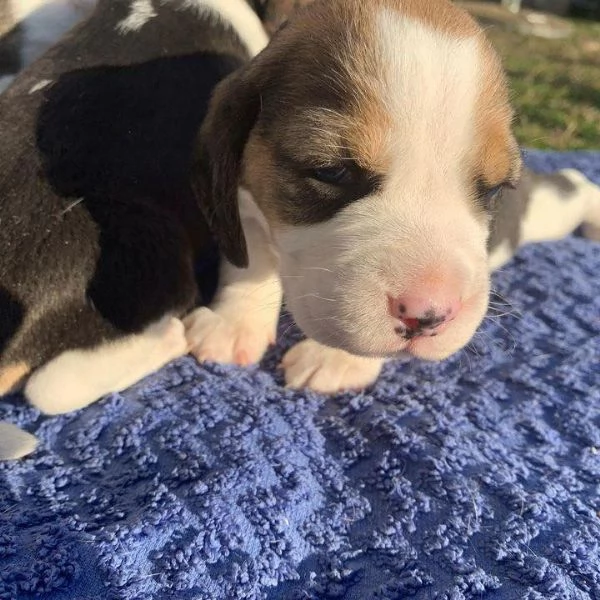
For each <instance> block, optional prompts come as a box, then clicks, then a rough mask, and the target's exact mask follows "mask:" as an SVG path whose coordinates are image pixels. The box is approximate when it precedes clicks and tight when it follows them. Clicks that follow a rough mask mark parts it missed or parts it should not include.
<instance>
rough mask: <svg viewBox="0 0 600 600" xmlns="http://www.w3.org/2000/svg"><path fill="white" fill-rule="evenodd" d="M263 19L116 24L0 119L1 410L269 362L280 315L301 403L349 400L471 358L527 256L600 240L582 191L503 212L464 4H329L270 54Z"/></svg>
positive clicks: (74, 46) (119, 7)
mask: <svg viewBox="0 0 600 600" xmlns="http://www.w3.org/2000/svg"><path fill="white" fill-rule="evenodd" d="M258 4H260V5H261V7H262V8H263V9H264V6H262V5H264V2H260V3H258ZM253 8H254V10H253ZM253 8H251V6H250V4H249V3H247V2H244V1H243V0H228V1H227V2H223V1H219V2H216V1H215V0H163V1H161V2H158V1H152V0H101V1H100V3H99V4H98V7H97V9H96V11H95V12H94V14H93V15H92V17H91V18H90V19H89V20H88V21H86V22H85V23H83V24H81V25H80V26H78V27H77V28H76V29H75V30H74V31H73V32H72V33H70V34H69V35H68V36H67V38H66V39H65V40H63V41H62V42H61V43H60V44H59V45H58V46H56V47H55V48H53V49H52V50H51V51H49V52H48V53H47V54H46V55H44V56H43V57H42V58H41V59H40V60H38V61H37V62H36V63H34V64H33V65H32V66H31V67H30V68H29V69H28V70H27V71H25V72H24V73H23V74H22V75H20V76H19V77H18V79H17V80H16V82H15V83H14V84H13V85H12V86H11V87H10V88H9V89H8V91H7V92H6V93H5V94H4V95H3V96H2V97H0V164H1V165H2V176H0V221H1V223H2V227H1V228H0V247H1V248H2V255H1V256H0V315H1V317H0V353H1V354H0V390H1V391H2V392H6V391H9V390H11V389H15V388H16V387H18V386H19V385H21V384H23V385H24V390H25V395H26V396H27V398H28V399H29V401H30V402H31V403H33V404H34V405H35V406H37V407H39V408H40V409H41V410H43V411H45V412H48V413H58V412H63V411H68V410H73V409H76V408H80V407H82V406H85V405H86V404H88V403H90V402H92V401H94V400H96V399H97V398H99V397H101V396H103V395H105V394H107V393H109V392H112V391H117V390H121V389H123V388H125V387H127V386H129V385H130V384H132V383H134V382H135V381H137V380H138V379H140V378H142V377H144V376H145V375H147V374H149V373H150V372H152V371H154V370H156V369H158V368H159V367H161V366H162V365H164V364H165V363H166V362H168V361H170V360H171V359H173V358H175V357H177V356H180V355H182V354H184V353H186V352H187V351H188V350H189V351H191V352H192V353H193V354H194V355H195V356H197V357H198V358H199V359H201V360H217V361H223V362H236V363H239V364H249V363H252V362H255V361H257V360H259V359H260V357H261V356H262V354H263V353H264V352H265V350H266V348H267V346H268V345H269V343H271V342H272V341H273V340H274V337H275V332H276V325H277V319H278V315H279V310H280V304H281V299H282V293H285V296H286V302H287V307H288V308H289V309H290V310H291V312H292V314H293V316H294V318H295V319H296V321H297V322H298V324H299V325H300V327H301V328H302V329H303V330H304V332H305V333H306V334H307V335H308V336H309V339H307V340H306V341H304V342H302V343H300V344H298V345H297V346H296V347H294V348H292V349H291V350H290V351H289V352H288V354H287V355H286V356H285V358H284V360H283V366H284V369H285V376H286V380H287V382H288V384H289V385H290V386H292V387H300V386H310V387H312V388H314V389H316V390H320V391H324V392H334V391H337V390H342V389H351V388H360V387H363V386H365V385H368V384H369V383H371V382H372V381H373V380H374V379H375V378H376V377H377V374H378V372H379V370H380V368H381V364H382V361H383V360H384V359H385V358H387V357H394V356H399V355H401V354H404V353H407V352H408V353H410V354H412V355H414V356H417V357H421V358H425V359H432V360H439V359H442V358H444V357H446V356H448V355H450V354H452V353H453V352H455V351H457V350H459V349H460V348H461V347H463V346H464V345H465V344H466V343H467V342H468V341H469V339H470V338H471V336H472V335H473V333H474V332H475V330H476V329H477V327H478V325H479V323H480V322H481V320H482V318H483V316H484V314H485V312H486V309H487V304H488V294H489V286H490V284H489V270H490V266H496V265H498V264H500V262H501V261H504V260H506V259H507V258H509V256H510V254H511V253H512V252H513V251H514V249H515V248H516V247H517V246H518V245H520V244H522V243H525V242H527V241H532V240H536V239H543V238H547V237H557V236H561V235H564V234H566V233H568V232H570V231H572V230H573V229H574V228H575V227H577V226H578V225H579V224H581V223H582V222H585V223H587V224H588V225H589V227H590V231H591V232H592V233H594V232H595V233H596V234H597V233H598V228H599V227H600V193H599V192H598V190H597V188H596V187H595V186H593V185H592V184H590V183H589V182H588V181H587V180H585V178H583V177H582V176H581V175H580V174H578V173H575V172H565V173H562V174H558V175H556V176H554V177H552V178H541V179H536V178H533V179H532V178H529V176H528V179H527V181H528V182H529V183H528V184H527V186H526V187H524V188H517V191H516V192H515V191H512V190H511V187H512V186H515V185H516V184H517V182H518V180H519V175H520V171H521V165H520V157H519V152H518V149H517V146H516V143H515V141H514V139H513V137H512V134H511V129H510V126H511V118H512V114H511V109H510V106H509V102H508V94H507V91H506V84H505V79H504V75H503V73H502V69H501V67H500V64H499V62H498V59H497V58H496V55H495V54H494V52H493V50H492V48H491V47H490V45H489V44H488V42H487V41H486V39H485V37H484V36H483V34H482V33H481V31H480V29H479V28H478V27H477V25H476V24H475V23H474V22H473V20H472V19H471V18H470V17H468V16H467V14H466V13H464V12H463V11H462V10H460V9H459V8H457V7H456V6H455V5H453V4H452V3H451V2H449V1H447V0H430V1H429V2H421V1H420V0H372V1H371V2H368V3H366V2H364V1H363V0H328V1H319V0H316V1H315V2H314V3H313V4H311V5H310V6H308V7H307V8H305V9H303V10H300V11H299V12H298V13H297V14H296V15H295V16H294V17H293V18H292V19H291V20H290V21H289V22H288V24H287V25H286V26H285V27H283V28H282V29H281V30H280V31H279V32H278V34H277V35H276V36H275V37H274V39H273V41H272V42H271V44H270V45H269V46H268V47H267V48H266V49H264V50H263V48H264V47H265V45H266V43H267V38H266V35H265V31H264V29H263V26H262V24H261V22H260V20H259V18H258V14H257V12H256V6H254V7H253ZM261 50H262V51H261ZM257 53H258V56H255V57H254V58H252V57H253V56H254V55H256V54H257ZM531 177H534V176H531ZM505 189H506V192H505V193H504V194H503V193H502V192H503V190H505ZM549 207H551V208H552V210H549ZM594 227H596V229H595V230H594V229H593V228H594ZM213 240H214V241H216V243H217V244H218V246H219V248H220V250H221V253H222V257H223V259H222V266H221V273H220V283H219V289H218V291H217V294H216V296H215V298H214V299H213V300H212V303H210V305H209V306H208V307H207V306H204V307H202V308H198V309H195V310H194V306H195V304H196V303H197V302H198V301H200V303H204V304H206V302H207V301H208V299H206V298H201V297H200V298H198V295H199V294H198V286H197V282H196V280H195V278H194V264H195V263H196V262H197V261H198V260H201V259H202V258H203V256H205V254H206V252H207V248H209V247H210V246H211V244H212V243H213ZM490 247H491V248H493V249H494V252H492V254H491V257H490V254H489V252H488V250H489V248H490Z"/></svg>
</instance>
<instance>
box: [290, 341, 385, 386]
mask: <svg viewBox="0 0 600 600" xmlns="http://www.w3.org/2000/svg"><path fill="white" fill-rule="evenodd" d="M382 365H383V360H381V359H379V358H365V357H362V356H354V355H353V354H349V353H348V352H344V350H338V349H336V348H329V347H327V346H323V345H321V344H319V343H318V342H316V341H315V340H311V339H308V340H304V341H303V342H300V343H299V344H296V345H295V346H294V347H293V348H292V349H291V350H289V351H288V352H287V354H286V355H285V356H284V357H283V360H282V362H281V366H282V367H283V369H284V370H285V381H286V383H287V387H290V388H294V389H300V388H303V387H308V388H310V389H312V390H314V391H316V392H320V393H322V394H335V393H337V392H343V391H348V390H362V389H364V388H366V387H368V386H369V385H371V384H372V383H374V382H375V381H376V379H377V377H378V376H379V373H380V371H381V367H382Z"/></svg>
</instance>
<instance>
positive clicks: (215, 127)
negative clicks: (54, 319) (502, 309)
mask: <svg viewBox="0 0 600 600" xmlns="http://www.w3.org/2000/svg"><path fill="white" fill-rule="evenodd" d="M511 118H512V114H511V109H510V106H509V102H508V94H507V90H506V83H505V78H504V75H503V72H502V69H501V66H500V64H499V61H498V59H497V57H496V55H495V53H494V51H493V50H492V48H491V46H490V45H489V43H488V42H487V40H486V39H485V37H484V36H483V34H482V32H481V30H480V29H479V27H478V26H477V25H476V23H475V22H474V21H473V20H472V19H471V18H470V17H469V16H468V15H467V14H466V13H465V12H463V11H462V10H461V9H459V8H457V7H456V6H454V5H453V4H452V3H451V2H449V1H448V0H429V1H428V2H422V0H374V1H373V2H368V3H366V2H363V1H362V0H328V1H323V2H320V1H318V0H317V1H316V2H315V3H314V4H312V5H311V6H310V7H308V8H307V9H305V10H304V11H301V12H300V13H299V14H298V15H297V16H296V17H295V18H293V19H292V20H291V21H290V22H289V24H288V25H287V26H286V27H285V28H284V29H283V30H282V31H280V32H279V33H278V35H277V36H275V38H274V40H273V41H272V43H271V44H270V45H269V47H268V48H267V49H266V50H265V51H264V52H263V53H261V54H260V55H259V56H258V57H257V58H255V59H254V61H252V62H251V63H250V64H249V65H248V66H247V67H246V68H245V69H243V70H242V71H240V72H237V73H235V74H234V75H233V76H231V77H230V78H229V79H227V80H226V81H224V82H223V83H222V84H221V85H220V86H219V88H218V89H217V92H216V94H215V97H214V102H213V104H212V108H211V111H210V114H209V115H208V118H207V120H206V122H205V124H204V127H203V130H202V132H201V142H200V147H201V153H200V155H201V156H200V158H201V160H202V161H203V162H204V168H205V170H207V172H208V173H209V179H210V180H211V184H212V188H211V189H212V196H211V197H210V198H211V199H210V207H209V208H208V210H207V215H208V216H209V219H211V220H212V224H213V227H214V228H215V230H218V237H219V239H220V240H221V242H222V249H223V251H224V253H225V254H226V255H227V257H228V258H229V259H230V260H231V261H232V262H234V263H236V264H238V265H242V264H245V262H246V260H247V254H246V247H245V243H244V238H243V233H242V229H241V226H240V221H239V215H238V212H237V186H238V184H240V185H243V186H244V187H246V188H247V189H248V190H249V191H250V192H251V194H252V196H253V198H254V200H255V202H256V204H257V205H258V207H259V208H260V209H261V211H262V212H263V214H264V216H265V218H266V220H267V222H268V224H269V227H270V230H271V235H272V240H273V244H274V246H275V248H276V250H277V251H278V253H279V256H280V268H281V275H282V281H283V285H284V289H285V293H286V302H287V306H288V308H289V309H290V310H291V312H292V314H293V315H294V317H295V319H296V320H297V322H298V324H299V325H300V327H301V328H302V329H303V330H304V332H305V333H306V334H307V335H309V336H311V337H313V338H315V339H317V340H318V341H320V342H322V343H324V344H328V345H331V346H336V347H341V348H343V349H345V350H347V351H349V352H353V353H356V354H363V355H377V356H383V355H385V356H390V355H392V356H393V355H396V354H398V353H402V352H406V351H408V352H410V353H412V354H414V355H416V356H419V357H422V358H426V359H441V358H444V357H446V356H448V355H450V354H451V353H453V352H455V351H456V350H458V349H459V348H461V347H462V346H464V344H466V343H467V342H468V341H469V340H470V338H471V336H472V335H473V333H474V332H475V330H476V329H477V327H478V325H479V324H480V322H481V320H482V318H483V316H484V314H485V311H486V309H487V303H488V294H489V275H488V258H487V252H486V243H487V238H488V234H489V224H490V218H491V214H492V211H493V204H494V202H495V201H501V200H498V199H497V198H496V196H497V192H498V191H499V190H500V189H501V187H502V186H503V185H506V184H509V183H512V182H513V181H514V180H515V179H516V178H517V177H518V173H519V168H520V160H519V153H518V149H517V145H516V143H515V141H514V139H513V136H512V134H511V129H510V126H511Z"/></svg>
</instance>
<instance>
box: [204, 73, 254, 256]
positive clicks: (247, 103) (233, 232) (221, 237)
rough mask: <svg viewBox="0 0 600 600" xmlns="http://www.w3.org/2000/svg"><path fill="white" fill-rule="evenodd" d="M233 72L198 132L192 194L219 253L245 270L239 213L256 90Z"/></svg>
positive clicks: (244, 76)
mask: <svg viewBox="0 0 600 600" xmlns="http://www.w3.org/2000/svg"><path fill="white" fill-rule="evenodd" d="M245 73H246V69H241V70H240V71H236V72H235V73H233V74H232V75H230V76H229V77H227V78H226V79H225V80H224V81H222V82H221V83H219V85H218V86H217V87H216V88H215V91H214V94H213V96H212V99H211V101H210V105H209V109H208V113H207V115H206V118H205V120H204V123H203V125H202V127H201V129H200V133H199V136H198V140H197V144H196V153H195V156H194V161H193V165H192V189H193V191H194V193H195V195H196V200H197V202H198V203H199V205H200V208H201V210H202V212H203V214H204V217H205V219H206V220H207V222H208V226H209V227H210V230H211V231H212V233H213V235H214V236H215V237H216V240H217V243H218V245H219V248H220V250H221V252H222V253H223V254H224V255H225V257H226V258H227V259H228V260H229V261H230V262H231V263H232V264H234V265H235V266H236V267H240V268H243V267H247V266H248V248H247V246H246V239H245V237H244V231H243V229H242V223H241V220H240V214H239V209H238V185H239V182H240V174H241V166H242V157H243V153H244V147H245V145H246V142H247V140H248V136H249V135H250V131H251V130H252V127H253V126H254V123H255V121H256V118H257V116H258V112H259V110H260V94H259V92H258V89H257V87H258V86H257V85H256V84H253V83H252V80H251V78H250V77H249V76H248V75H247V74H245Z"/></svg>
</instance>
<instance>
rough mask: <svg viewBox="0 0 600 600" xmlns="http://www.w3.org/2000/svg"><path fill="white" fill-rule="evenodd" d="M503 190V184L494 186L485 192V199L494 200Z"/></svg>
mask: <svg viewBox="0 0 600 600" xmlns="http://www.w3.org/2000/svg"><path fill="white" fill-rule="evenodd" d="M503 188H504V185H503V184H498V185H495V186H494V187H491V188H489V189H487V190H486V192H485V197H486V198H487V199H488V200H495V199H496V198H497V197H498V196H499V195H500V193H501V192H502V189H503Z"/></svg>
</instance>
